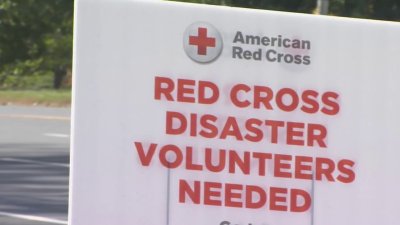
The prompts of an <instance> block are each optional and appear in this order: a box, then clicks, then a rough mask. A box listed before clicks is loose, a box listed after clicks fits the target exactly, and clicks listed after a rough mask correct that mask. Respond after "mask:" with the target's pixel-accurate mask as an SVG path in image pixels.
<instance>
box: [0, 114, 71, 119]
mask: <svg viewBox="0 0 400 225" xmlns="http://www.w3.org/2000/svg"><path fill="white" fill-rule="evenodd" d="M0 118H9V119H34V120H61V121H70V118H69V117H66V116H42V115H23V114H2V115H1V114H0Z"/></svg>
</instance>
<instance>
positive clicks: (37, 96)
mask: <svg viewBox="0 0 400 225" xmlns="http://www.w3.org/2000/svg"><path fill="white" fill-rule="evenodd" d="M0 104H1V105H9V104H12V105H43V106H58V107H61V106H69V105H70V104H71V91H70V90H39V91H25V90H24V91H19V90H18V91H16V90H15V91H14V90H0Z"/></svg>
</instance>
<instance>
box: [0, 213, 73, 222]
mask: <svg viewBox="0 0 400 225" xmlns="http://www.w3.org/2000/svg"><path fill="white" fill-rule="evenodd" d="M0 216H7V217H12V218H17V219H24V220H31V221H37V222H44V223H53V224H68V222H67V221H63V220H57V219H52V218H47V217H41V216H32V215H23V214H16V213H8V212H0Z"/></svg>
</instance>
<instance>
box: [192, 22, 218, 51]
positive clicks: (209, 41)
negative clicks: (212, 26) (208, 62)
mask: <svg viewBox="0 0 400 225" xmlns="http://www.w3.org/2000/svg"><path fill="white" fill-rule="evenodd" d="M197 32H198V33H197V35H198V36H189V44H190V45H197V54H199V55H207V47H215V38H210V37H207V28H204V27H199V29H198V31H197Z"/></svg>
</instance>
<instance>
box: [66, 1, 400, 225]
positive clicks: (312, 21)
mask: <svg viewBox="0 0 400 225" xmlns="http://www.w3.org/2000/svg"><path fill="white" fill-rule="evenodd" d="M76 6H77V11H76V17H75V22H76V24H75V25H76V26H75V45H74V90H73V123H72V124H73V127H72V145H71V146H72V152H71V154H72V156H71V188H70V217H69V220H70V224H71V225H110V224H118V225H132V224H135V225H139V224H144V225H161V224H163V225H188V224H190V225H249V224H252V225H289V224H290V225H308V224H313V225H329V224H335V225H354V224H362V225H377V224H385V225H393V224H398V221H399V220H400V215H399V213H398V209H399V207H398V205H399V202H400V194H399V190H400V173H399V172H400V163H399V162H398V161H399V160H398V157H400V153H399V146H400V138H399V135H400V128H399V126H400V117H399V115H400V101H399V100H398V98H399V97H400V88H399V83H400V76H399V71H400V63H399V58H400V44H399V37H400V25H399V24H397V23H389V22H376V21H368V20H355V19H345V18H334V17H321V16H314V15H303V14H293V13H283V12H270V11H261V10H249V9H236V8H229V7H215V6H204V5H195V4H183V3H173V2H156V1H152V2H149V1H133V0H119V1H114V0H96V1H95V0H78V1H77V3H76Z"/></svg>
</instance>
